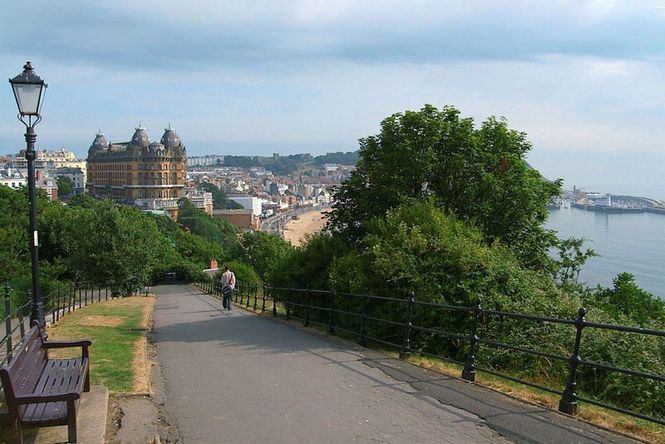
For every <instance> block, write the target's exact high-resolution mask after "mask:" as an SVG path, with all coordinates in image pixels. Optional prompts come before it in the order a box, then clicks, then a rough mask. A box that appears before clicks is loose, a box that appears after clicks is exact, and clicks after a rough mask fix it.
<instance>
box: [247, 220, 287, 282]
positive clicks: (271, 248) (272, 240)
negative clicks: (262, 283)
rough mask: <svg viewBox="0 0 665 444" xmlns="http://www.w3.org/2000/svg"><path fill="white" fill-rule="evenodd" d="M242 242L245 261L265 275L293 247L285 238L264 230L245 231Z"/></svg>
mask: <svg viewBox="0 0 665 444" xmlns="http://www.w3.org/2000/svg"><path fill="white" fill-rule="evenodd" d="M241 244H242V251H243V255H242V258H243V259H244V261H245V262H247V263H248V264H251V265H252V266H253V267H254V269H255V270H256V271H257V272H258V273H259V275H261V276H264V277H265V276H267V275H268V273H270V272H271V271H272V270H273V269H274V268H275V266H276V265H277V264H278V263H280V261H282V260H283V259H284V258H285V257H286V256H287V255H288V254H289V253H290V251H291V250H292V249H293V247H292V246H291V244H289V243H288V242H286V241H285V240H284V239H282V238H280V237H277V236H275V235H272V234H268V233H264V232H263V231H256V232H253V233H244V234H243V235H242V238H241Z"/></svg>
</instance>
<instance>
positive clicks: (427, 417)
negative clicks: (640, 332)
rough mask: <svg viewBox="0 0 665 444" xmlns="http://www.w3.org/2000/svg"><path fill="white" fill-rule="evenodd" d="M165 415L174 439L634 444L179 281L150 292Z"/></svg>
mask: <svg viewBox="0 0 665 444" xmlns="http://www.w3.org/2000/svg"><path fill="white" fill-rule="evenodd" d="M154 291H155V292H156V293H157V295H158V298H157V302H156V305H155V314H154V322H155V325H154V332H153V340H154V342H155V344H156V347H157V354H158V360H159V364H160V366H161V372H162V376H163V386H164V391H165V393H164V398H165V402H166V405H165V407H164V409H163V410H164V412H163V413H164V414H165V415H166V418H167V420H168V422H169V423H170V424H171V425H172V426H175V427H177V430H178V432H179V433H178V434H179V436H180V439H181V440H182V442H185V443H353V442H358V443H502V442H523V443H557V442H561V443H564V442H565V443H577V442H579V443H601V442H602V443H610V442H635V441H631V440H629V439H627V438H625V437H623V436H619V435H614V434H611V433H609V432H606V431H604V430H601V429H598V428H596V427H593V426H590V425H587V424H586V423H583V422H581V421H577V420H575V419H572V418H569V417H566V416H564V415H560V414H558V413H556V412H552V411H549V410H546V409H543V408H540V407H536V406H532V405H529V404H524V403H520V402H517V401H515V400H513V399H511V398H509V397H506V396H504V395H501V394H498V393H496V392H493V391H491V390H487V389H484V388H482V387H479V386H477V385H475V384H470V383H467V382H465V381H461V380H458V379H456V378H451V377H448V376H444V375H440V374H437V373H433V372H429V371H427V370H424V369H421V368H418V367H416V366H413V365H411V364H408V363H405V362H402V361H399V360H396V359H392V358H388V357H386V356H385V355H381V354H379V353H375V352H372V351H370V350H366V349H363V348H360V347H358V346H355V345H354V344H351V343H349V342H346V341H342V340H339V339H337V338H331V337H327V336H325V335H321V334H312V333H309V332H307V331H303V330H302V329H300V328H298V327H296V326H293V325H289V324H287V323H285V322H280V321H276V320H273V319H270V318H267V317H263V316H257V315H254V314H251V313H248V312H246V311H244V310H242V309H238V308H236V307H234V309H233V310H232V311H226V310H223V309H222V307H221V301H219V300H217V299H215V298H212V297H210V296H207V295H205V294H203V293H201V292H200V291H199V290H198V289H196V288H194V287H191V286H186V285H171V286H160V287H155V288H154Z"/></svg>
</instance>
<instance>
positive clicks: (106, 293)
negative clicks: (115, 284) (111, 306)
mask: <svg viewBox="0 0 665 444" xmlns="http://www.w3.org/2000/svg"><path fill="white" fill-rule="evenodd" d="M104 299H105V300H107V301H108V300H109V289H108V287H106V288H104Z"/></svg>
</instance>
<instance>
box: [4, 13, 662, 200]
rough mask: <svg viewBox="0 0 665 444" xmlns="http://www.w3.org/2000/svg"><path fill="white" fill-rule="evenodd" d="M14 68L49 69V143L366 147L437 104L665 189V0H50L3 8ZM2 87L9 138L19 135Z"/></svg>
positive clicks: (560, 171) (602, 172) (581, 162)
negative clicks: (167, 134) (387, 123)
mask: <svg viewBox="0 0 665 444" xmlns="http://www.w3.org/2000/svg"><path fill="white" fill-rule="evenodd" d="M0 29H2V33H0V66H1V67H2V71H3V72H4V73H5V78H9V77H13V76H15V75H16V74H18V73H19V72H20V71H21V66H22V65H23V63H24V62H25V60H28V59H29V60H31V61H32V62H33V65H34V66H35V69H36V72H37V73H38V74H39V75H41V76H42V77H43V78H44V79H45V80H46V81H47V82H48V83H49V89H48V93H47V96H46V101H45V105H44V111H43V114H44V121H43V122H42V123H41V124H40V126H39V127H38V128H37V134H38V146H40V147H42V148H49V149H55V148H58V147H60V146H66V147H69V148H71V149H73V150H74V151H75V152H77V154H79V155H84V154H85V153H86V151H87V148H88V146H89V145H90V143H91V141H92V139H93V138H94V135H95V132H96V131H97V129H98V128H101V129H102V130H104V132H105V133H106V135H107V138H108V139H110V140H111V141H125V140H128V139H129V138H130V136H131V134H132V132H133V129H134V127H135V126H137V125H138V124H139V122H140V123H141V124H142V125H143V126H146V127H147V129H148V133H149V135H150V136H151V138H153V139H157V138H159V137H160V136H161V133H162V130H163V128H164V127H166V126H167V125H168V124H169V123H171V124H172V125H173V126H175V127H176V128H177V130H178V132H179V133H180V135H181V137H182V139H183V141H184V142H185V144H186V145H187V146H188V150H189V153H190V155H197V154H205V153H216V154H269V153H272V152H281V153H283V154H287V153H295V152H312V153H315V154H316V153H324V152H326V151H338V150H344V151H348V150H354V149H356V148H357V140H358V139H359V138H361V137H364V136H367V135H369V134H374V133H376V132H377V131H378V128H379V122H380V121H381V120H382V119H383V118H385V117H386V116H388V115H390V114H392V113H394V112H399V111H403V110H405V109H418V108H420V107H421V106H422V105H423V104H425V103H431V104H434V105H436V106H439V107H440V106H443V105H446V104H450V105H454V106H456V107H458V108H459V109H461V110H462V112H463V114H465V115H469V116H472V117H474V118H476V119H477V121H478V122H480V121H482V120H483V119H485V118H486V117H487V116H489V115H497V116H499V115H501V116H505V117H506V118H507V119H508V121H509V123H510V125H511V126H512V127H513V128H516V129H519V130H522V131H525V132H526V133H527V134H528V135H529V138H530V140H531V141H532V143H533V146H534V149H533V152H532V153H531V154H530V156H529V160H530V161H531V163H532V164H533V165H534V166H535V167H536V168H538V169H540V170H541V171H542V172H543V173H544V174H546V175H547V176H549V177H553V178H554V177H563V178H564V179H565V180H566V185H567V186H569V187H572V185H573V184H575V185H577V186H585V187H586V188H587V189H595V190H603V191H610V192H614V193H633V194H642V195H647V196H652V197H656V198H662V199H665V125H664V123H665V0H645V1H640V0H627V1H611V0H596V1H584V0H571V1H567V0H566V1H548V2H543V1H538V0H533V1H521V0H512V1H509V2H507V1H492V0H485V1H443V0H433V1H428V0H412V1H407V0H401V1H392V0H387V1H347V0H335V1H328V0H309V1H252V0H249V1H243V2H238V1H226V0H198V1H167V0H160V1H157V0H152V1H129V0H115V1H104V0H97V1H94V2H91V1H78V0H68V1H66V2H53V1H39V0H33V1H31V2H10V4H9V5H8V6H5V7H4V8H3V14H2V16H0ZM15 114H16V110H15V104H14V101H13V98H12V97H11V91H10V87H9V85H8V84H7V85H6V87H4V88H0V152H13V151H16V150H17V149H18V148H20V147H22V146H23V144H24V142H23V137H22V127H21V126H20V124H19V122H17V121H16V120H15Z"/></svg>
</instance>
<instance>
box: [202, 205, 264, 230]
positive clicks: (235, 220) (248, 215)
mask: <svg viewBox="0 0 665 444" xmlns="http://www.w3.org/2000/svg"><path fill="white" fill-rule="evenodd" d="M213 216H214V217H218V218H220V219H224V220H226V221H228V222H230V223H231V224H232V225H233V226H235V227H236V228H238V229H239V230H241V231H254V230H257V229H258V228H259V217H258V214H254V212H253V211H252V210H251V209H245V208H243V209H241V210H213Z"/></svg>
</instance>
